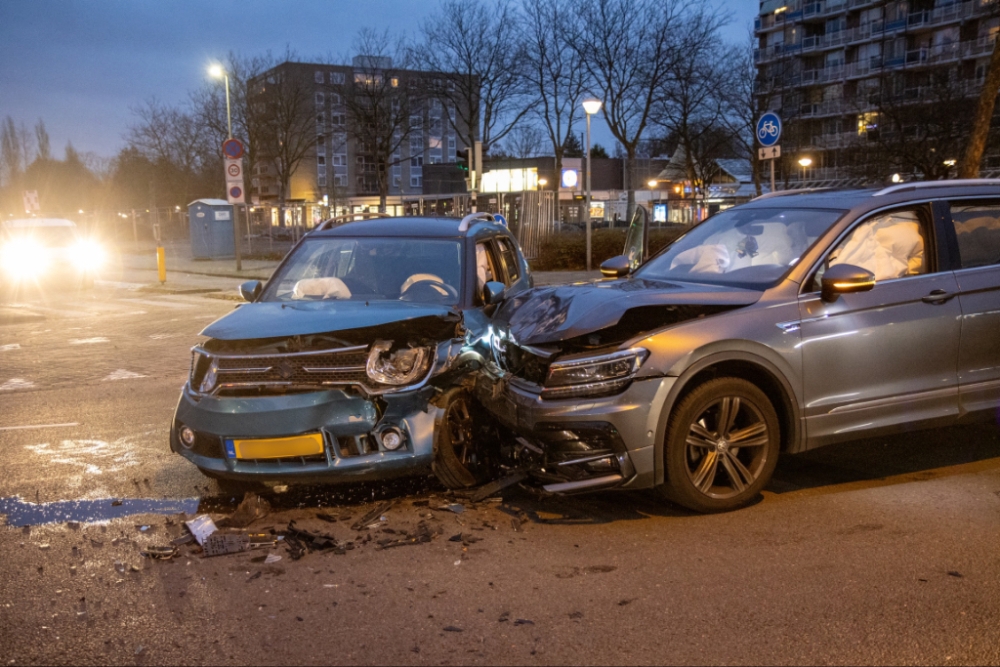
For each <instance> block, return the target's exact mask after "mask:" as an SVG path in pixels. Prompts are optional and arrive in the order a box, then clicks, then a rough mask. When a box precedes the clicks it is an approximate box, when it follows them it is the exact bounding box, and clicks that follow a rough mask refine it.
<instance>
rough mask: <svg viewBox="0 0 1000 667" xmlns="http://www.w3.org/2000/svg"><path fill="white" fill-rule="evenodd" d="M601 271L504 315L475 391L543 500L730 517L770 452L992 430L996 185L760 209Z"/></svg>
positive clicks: (924, 187) (763, 474)
mask: <svg viewBox="0 0 1000 667" xmlns="http://www.w3.org/2000/svg"><path fill="white" fill-rule="evenodd" d="M630 237H634V238H637V239H638V238H641V235H632V236H630ZM631 250H632V251H633V252H632V253H631V255H632V256H636V255H639V256H641V252H638V253H637V252H635V251H636V250H637V248H634V247H633V248H631ZM627 254H629V253H627ZM602 272H604V274H605V275H607V276H609V277H613V278H615V279H613V280H603V281H594V282H590V283H582V284H576V285H566V286H558V287H547V288H536V289H533V290H529V291H527V292H524V293H521V294H518V295H516V296H512V297H511V298H508V299H507V300H506V301H504V303H503V304H502V305H501V306H500V308H499V309H498V311H497V313H496V314H495V316H494V318H493V325H492V331H491V333H490V336H491V341H490V343H491V346H492V350H493V354H492V360H491V361H490V362H489V363H488V364H487V367H486V368H485V369H484V372H483V373H481V374H480V375H479V377H478V379H477V389H476V393H477V396H478V398H479V400H480V401H481V402H482V403H483V404H484V405H485V406H486V407H487V408H488V409H489V410H490V411H491V412H492V413H493V414H494V415H495V416H496V417H497V418H498V419H499V420H500V421H501V422H502V423H504V424H505V425H506V426H508V427H509V428H511V429H513V430H514V431H515V432H516V433H517V435H518V436H519V437H518V438H517V440H516V441H517V443H518V444H517V447H516V452H515V453H516V454H517V455H518V456H519V457H525V458H528V459H531V460H530V467H531V468H532V469H534V470H535V472H534V473H533V474H534V475H535V476H536V477H537V478H538V479H539V480H540V481H541V483H542V484H544V485H545V488H546V489H548V490H549V491H553V492H573V491H582V490H588V489H600V488H611V487H623V488H631V489H638V488H656V489H658V490H659V491H660V492H661V493H662V494H663V495H664V496H665V497H666V498H668V499H670V500H673V501H675V502H677V503H680V504H681V505H684V506H686V507H689V508H691V509H694V510H698V511H704V512H711V511H722V510H729V509H733V508H736V507H739V506H742V505H744V504H746V503H748V502H750V501H751V500H752V499H753V498H754V497H755V496H756V495H757V494H758V493H759V491H760V490H761V489H762V488H763V487H764V486H765V485H766V484H767V482H768V480H769V478H770V476H771V474H772V472H773V471H774V467H775V464H776V462H777V458H778V455H779V453H796V452H802V451H804V450H808V449H812V448H814V447H819V446H822V445H826V444H830V443H834V442H838V441H843V440H851V439H856V438H859V437H862V436H872V435H877V434H882V433H891V432H898V431H902V430H911V429H916V428H923V427H932V426H947V425H950V424H955V423H958V422H960V421H965V420H969V419H973V418H982V417H985V418H987V419H992V420H998V419H1000V181H982V180H979V181H941V182H933V183H909V184H902V185H898V186H892V187H889V188H885V189H882V190H856V191H825V192H811V193H809V192H807V193H787V194H786V193H776V194H775V195H771V196H768V195H765V196H764V197H760V198H758V199H756V200H754V201H752V202H750V203H748V204H745V205H742V206H738V207H735V208H731V209H729V210H726V211H723V212H721V213H719V214H717V215H715V216H713V217H712V218H710V219H708V220H706V221H705V222H704V223H702V224H700V225H698V226H696V227H694V228H692V229H691V230H690V231H688V232H687V233H686V234H685V235H684V236H682V237H680V238H679V239H677V240H676V241H675V242H673V243H672V244H670V245H669V246H667V247H666V248H665V249H664V250H662V251H661V252H660V253H659V254H657V255H656V256H655V257H653V258H652V259H650V260H649V261H647V262H645V263H643V264H642V265H641V266H639V267H638V268H637V269H634V268H633V266H632V263H631V262H630V261H629V257H627V256H622V257H616V258H613V259H611V260H608V261H607V262H605V263H604V265H602Z"/></svg>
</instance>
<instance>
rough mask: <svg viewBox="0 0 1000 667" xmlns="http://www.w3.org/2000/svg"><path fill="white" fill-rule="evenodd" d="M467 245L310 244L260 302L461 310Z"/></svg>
mask: <svg viewBox="0 0 1000 667" xmlns="http://www.w3.org/2000/svg"><path fill="white" fill-rule="evenodd" d="M461 254H462V245H461V243H459V242H458V241H451V240H439V239H421V238H369V237H362V238H344V237H332V238H331V237H325V238H324V237H320V238H313V239H307V240H306V241H305V242H303V243H302V244H301V245H300V246H299V247H297V248H296V249H295V251H294V252H293V254H292V255H291V256H290V257H289V258H288V260H287V261H286V262H285V264H284V265H283V266H282V267H281V269H280V271H279V272H278V273H277V274H276V275H275V276H274V277H272V279H271V280H270V281H268V285H267V288H266V289H265V291H264V293H263V294H262V295H261V298H260V299H259V300H260V301H316V300H331V299H337V300H342V299H356V300H363V301H373V300H396V299H398V300H401V301H429V302H434V303H446V304H456V303H458V301H459V290H460V289H461V275H462V271H461V267H462V262H461Z"/></svg>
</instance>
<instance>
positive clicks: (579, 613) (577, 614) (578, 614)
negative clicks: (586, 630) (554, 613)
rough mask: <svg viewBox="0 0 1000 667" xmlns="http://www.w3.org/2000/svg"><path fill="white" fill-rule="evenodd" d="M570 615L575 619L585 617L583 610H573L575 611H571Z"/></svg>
mask: <svg viewBox="0 0 1000 667" xmlns="http://www.w3.org/2000/svg"><path fill="white" fill-rule="evenodd" d="M569 617H570V618H572V619H574V620H575V619H578V618H583V612H582V611H573V612H570V615H569Z"/></svg>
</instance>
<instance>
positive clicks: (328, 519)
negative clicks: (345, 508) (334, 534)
mask: <svg viewBox="0 0 1000 667" xmlns="http://www.w3.org/2000/svg"><path fill="white" fill-rule="evenodd" d="M316 518H317V519H319V520H320V521H326V522H327V523H337V517H335V516H333V515H332V514H327V513H326V512H316Z"/></svg>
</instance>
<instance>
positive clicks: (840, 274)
mask: <svg viewBox="0 0 1000 667" xmlns="http://www.w3.org/2000/svg"><path fill="white" fill-rule="evenodd" d="M873 287H875V274H874V273H872V272H871V271H869V270H868V269H863V268H861V267H860V266H854V265H853V264H834V265H833V266H831V267H830V268H828V269H827V270H826V272H825V273H823V280H822V291H821V292H820V298H821V299H823V301H836V300H837V297H838V296H840V295H841V294H850V293H852V292H867V291H868V290H870V289H871V288H873Z"/></svg>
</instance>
